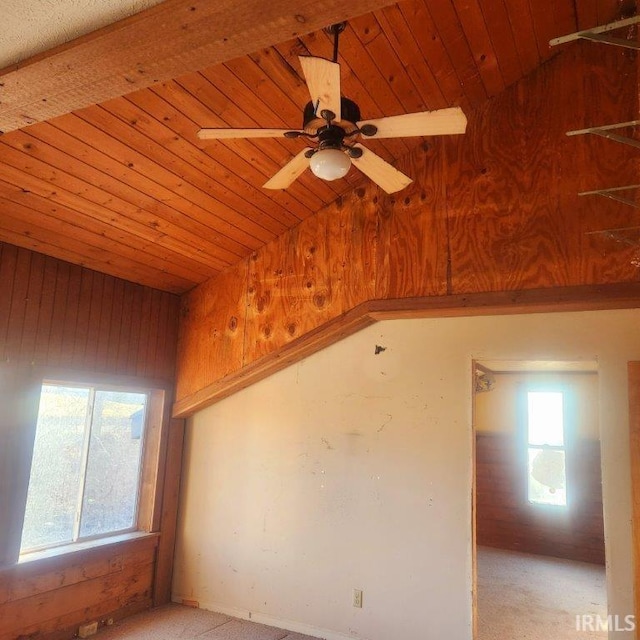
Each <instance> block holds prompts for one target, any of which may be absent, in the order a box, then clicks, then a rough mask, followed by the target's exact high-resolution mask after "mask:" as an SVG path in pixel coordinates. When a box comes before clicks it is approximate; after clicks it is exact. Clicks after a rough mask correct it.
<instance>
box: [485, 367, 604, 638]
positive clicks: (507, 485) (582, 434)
mask: <svg viewBox="0 0 640 640" xmlns="http://www.w3.org/2000/svg"><path fill="white" fill-rule="evenodd" d="M598 402H599V391H598V371H597V363H596V362H586V361H580V362H558V361H535V362H533V361H488V360H487V361H485V360H482V361H477V362H474V402H473V416H474V418H473V423H474V438H475V493H474V498H475V508H474V513H475V523H474V526H475V547H476V548H475V559H476V562H475V564H476V628H477V629H476V634H475V637H476V638H477V640H495V639H497V638H506V637H527V638H530V639H531V640H537V639H540V640H542V639H545V638H550V637H553V638H554V639H555V640H565V639H566V640H569V639H571V640H573V639H574V638H575V637H576V632H580V637H581V638H588V639H590V640H596V639H600V638H602V639H604V638H607V637H608V636H607V633H608V632H607V598H606V572H605V544H604V522H603V508H602V474H601V460H600V425H599V410H598Z"/></svg>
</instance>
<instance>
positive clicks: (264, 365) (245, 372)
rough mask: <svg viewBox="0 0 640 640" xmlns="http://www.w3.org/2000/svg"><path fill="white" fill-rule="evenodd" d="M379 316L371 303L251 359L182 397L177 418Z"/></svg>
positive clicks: (331, 342) (288, 363)
mask: <svg viewBox="0 0 640 640" xmlns="http://www.w3.org/2000/svg"><path fill="white" fill-rule="evenodd" d="M374 322H375V320H374V319H373V318H371V317H370V316H369V314H368V305H367V303H364V304H361V305H359V306H357V307H355V308H354V309H352V310H351V311H348V312H347V313H344V314H342V315H340V316H338V317H337V318H334V319H333V320H330V321H329V322H327V323H325V324H323V325H321V326H320V327H317V328H316V329H313V330H311V331H309V332H308V333H305V334H304V335H303V336H301V337H300V338H298V339H297V340H294V341H293V342H290V343H288V344H286V345H285V346H284V347H282V348H280V349H278V350H276V351H273V352H272V353H269V354H267V355H266V356H263V357H262V358H259V359H258V360H255V361H254V362H251V363H250V364H248V365H246V366H245V367H243V368H241V369H239V370H238V371H236V372H234V373H231V374H229V375H228V376H225V377H224V378H222V379H220V380H217V381H216V382H214V383H212V384H210V385H207V386H206V387H204V388H202V389H200V390H199V391H196V393H193V394H191V395H190V396H187V397H185V398H184V399H182V400H178V401H177V402H176V403H175V404H174V405H173V417H174V418H186V417H188V416H190V415H192V414H193V413H194V412H196V411H198V410H199V409H203V408H204V407H206V406H208V405H210V404H212V403H213V402H214V401H216V400H222V398H226V397H227V396H230V395H231V394H232V393H235V392H236V391H240V390H241V389H244V388H245V387H248V386H249V385H251V384H253V383H254V382H258V380H262V379H263V378H266V377H268V376H270V375H271V374H272V373H275V372H276V371H280V370H281V369H284V368H285V367H288V366H289V365H290V364H293V363H294V362H298V361H300V360H302V359H303V358H306V357H307V356H310V355H311V354H312V353H315V352H316V351H319V350H320V349H323V348H324V347H328V346H329V345H331V344H334V343H335V342H338V341H339V340H342V339H343V338H346V337H347V336H350V335H351V334H353V333H356V331H360V329H364V328H365V327H368V326H369V325H371V324H373V323H374Z"/></svg>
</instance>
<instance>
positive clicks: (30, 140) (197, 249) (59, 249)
mask: <svg viewBox="0 0 640 640" xmlns="http://www.w3.org/2000/svg"><path fill="white" fill-rule="evenodd" d="M291 4H292V6H293V4H294V3H291ZM621 10H622V9H621V6H620V4H619V3H618V2H616V1H614V0H554V1H553V2H551V3H546V2H545V3H541V2H537V1H536V0H518V1H514V0H509V1H506V0H437V2H436V1H431V2H428V1H427V0H405V1H403V2H401V3H399V4H397V5H391V6H388V7H385V8H383V9H380V10H377V11H375V12H373V13H369V14H366V15H363V16H361V17H358V18H354V19H351V20H350V21H349V24H348V28H347V30H346V31H345V33H344V34H343V36H342V38H341V43H340V60H339V61H340V63H341V69H342V79H343V85H342V90H343V94H344V95H346V96H348V97H350V98H351V99H353V100H355V101H356V102H357V103H358V104H359V105H360V108H361V110H362V113H363V117H368V118H374V117H380V116H391V115H397V114H402V113H408V112H412V111H419V110H424V109H428V110H431V109H439V108H443V107H448V106H461V107H462V108H463V109H464V110H465V111H466V112H467V113H468V114H469V115H470V117H472V114H473V110H474V109H475V108H477V107H478V106H479V105H481V104H482V103H484V102H485V101H486V100H487V99H488V98H491V97H492V96H495V95H497V94H498V93H500V92H501V91H503V90H504V89H505V87H507V86H509V85H511V84H513V83H514V82H516V81H517V80H519V79H520V78H522V77H523V76H524V75H526V74H528V73H530V72H531V71H533V70H534V69H535V68H536V67H538V66H539V65H540V64H542V63H543V62H544V61H545V60H547V59H548V58H549V57H550V56H551V55H553V54H556V53H558V51H556V50H550V49H549V47H548V41H549V40H550V39H551V38H553V37H555V36H559V35H563V34H565V33H570V32H573V31H576V30H578V29H584V28H588V27H591V26H595V25H597V24H603V23H606V22H609V21H611V20H613V19H616V18H618V17H620V15H621ZM152 11H153V9H152ZM185 37H186V36H185ZM331 46H332V45H331V41H330V39H329V37H328V36H327V34H325V33H324V32H323V31H316V32H313V33H310V34H308V35H304V36H301V37H299V38H295V39H293V40H289V41H286V42H283V43H280V44H276V45H275V46H271V47H269V48H266V49H260V50H257V51H255V52H253V53H250V54H249V55H245V56H242V57H240V58H235V59H231V60H228V61H226V62H225V63H224V64H219V65H216V66H213V67H210V68H204V69H201V70H199V71H197V72H192V73H188V74H185V75H181V76H180V77H178V78H176V79H170V80H167V81H164V82H159V83H156V84H154V85H152V86H150V87H148V88H144V89H141V90H138V91H135V92H134V93H130V94H127V95H124V96H122V97H116V98H113V99H110V100H108V101H105V102H102V103H100V104H96V105H92V106H89V107H86V108H83V109H79V110H76V111H74V112H71V113H67V114H65V115H61V116H59V117H56V118H53V119H51V120H48V121H44V122H38V123H37V124H34V125H32V126H28V127H25V128H23V129H20V130H16V131H9V132H7V133H5V134H4V135H3V136H2V138H0V241H5V242H9V243H12V244H15V245H18V246H21V247H26V248H29V249H33V250H36V251H39V252H42V253H45V254H47V255H51V256H54V257H58V258H61V259H64V260H67V261H70V262H73V263H76V264H82V265H85V266H87V267H90V268H92V269H96V270H98V271H101V272H104V273H108V274H111V275H114V276H118V277H123V278H126V279H127V280H131V281H134V282H139V283H141V284H146V285H149V286H152V287H156V288H158V289H163V290H166V291H171V292H175V293H182V292H185V291H188V290H189V289H191V288H192V287H194V286H195V285H197V284H198V283H201V282H203V281H205V280H207V279H208V278H210V277H212V276H214V275H216V274H217V273H219V272H220V271H221V270H223V269H224V268H226V267H227V266H229V265H232V264H235V263H236V262H238V261H239V260H240V259H242V258H243V257H245V256H246V255H248V254H249V253H250V252H252V251H253V250H255V249H257V248H258V247H260V246H261V245H263V244H265V243H266V242H269V241H270V240H272V239H273V238H275V237H276V236H278V235H280V234H281V233H283V232H284V231H285V230H286V229H288V228H291V227H292V226H295V225H296V224H297V223H298V222H299V221H301V220H303V219H305V218H307V217H308V216H310V215H312V214H314V213H316V212H317V211H318V210H320V209H321V208H322V207H324V206H325V205H327V204H328V203H330V202H332V201H334V200H335V199H336V198H338V197H339V196H340V195H341V194H344V193H346V192H347V191H349V190H351V189H353V188H354V187H355V186H357V185H358V184H360V183H361V182H363V180H364V177H363V176H362V174H360V173H359V172H357V170H355V169H352V171H351V172H350V174H349V175H348V176H347V178H346V179H344V180H340V181H337V182H333V183H327V182H322V181H320V180H318V179H317V178H314V177H313V176H312V175H311V174H310V173H309V172H306V173H305V174H304V175H303V176H302V177H301V178H300V179H299V180H298V181H297V182H296V183H295V184H294V185H293V186H292V187H291V188H290V189H288V190H286V191H281V192H273V191H266V190H263V189H262V188H261V185H262V184H263V183H264V182H265V181H266V180H267V179H268V178H269V177H270V176H271V175H273V174H274V173H275V172H276V171H277V170H278V169H279V167H280V166H282V165H283V164H285V163H286V162H287V160H288V159H289V158H290V157H291V156H292V155H293V154H294V153H296V152H297V151H298V150H299V149H300V148H301V146H302V143H301V142H299V141H296V140H253V141H227V142H212V143H206V144H205V143H201V142H199V141H198V140H197V138H196V131H197V130H198V129H199V128H201V127H208V126H213V127H225V126H230V127H253V126H259V127H263V126H265V127H292V128H297V127H299V126H300V125H301V109H302V107H303V106H304V104H305V103H306V102H307V100H308V94H307V92H306V87H305V84H304V81H303V79H302V72H301V69H300V65H299V62H298V58H297V57H298V56H299V55H316V56H322V57H327V58H329V57H331ZM107 62H108V61H105V64H106V63H107ZM114 95H118V93H115V94H114ZM506 117H508V114H506ZM422 142H423V140H422V139H416V138H413V139H402V140H389V141H384V142H383V141H379V142H374V141H371V142H368V146H369V147H370V148H371V149H372V150H373V151H375V152H376V153H378V154H379V155H380V156H382V157H383V158H385V159H386V160H388V161H389V162H392V163H393V162H395V161H396V160H397V159H398V158H400V157H402V156H404V155H405V154H407V153H408V152H409V151H410V150H412V149H414V148H415V147H417V146H418V145H420V144H421V143H422Z"/></svg>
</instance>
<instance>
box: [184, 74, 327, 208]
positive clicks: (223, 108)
mask: <svg viewBox="0 0 640 640" xmlns="http://www.w3.org/2000/svg"><path fill="white" fill-rule="evenodd" d="M179 85H180V86H181V87H182V89H184V90H185V91H186V92H188V93H190V94H191V96H193V97H195V98H197V99H198V100H200V101H201V102H202V103H203V105H206V107H207V108H208V109H211V116H210V117H209V118H207V119H206V120H205V121H203V122H202V121H201V126H210V124H211V123H212V124H213V126H230V127H244V126H261V125H260V123H259V122H258V120H257V116H256V119H251V117H249V116H247V114H246V113H244V111H242V110H241V109H240V108H239V107H238V106H236V105H235V104H234V103H233V102H232V100H231V99H230V98H228V97H227V96H226V95H225V94H224V93H222V91H221V90H220V89H218V88H217V87H216V86H214V85H213V84H212V83H211V82H209V80H207V79H206V78H205V77H204V76H203V75H202V74H191V75H189V76H185V77H183V78H180V79H179ZM214 114H215V115H216V116H217V118H214V117H212V116H213V115H214ZM252 115H254V114H252ZM199 124H200V123H199ZM274 124H278V123H277V122H275V123H274V122H271V123H270V126H273V125H274ZM282 124H284V123H282ZM294 142H296V143H297V144H299V145H302V143H300V142H299V141H294ZM217 144H225V145H226V146H228V147H229V148H230V149H241V148H242V145H247V146H248V148H249V149H252V150H253V149H255V151H252V152H251V154H248V157H250V158H252V161H257V162H260V163H262V165H261V166H262V167H263V169H262V170H263V172H264V177H265V179H268V178H270V177H271V176H272V175H273V174H274V173H276V171H278V170H279V169H280V168H281V167H282V166H283V165H284V164H285V163H286V162H287V160H288V159H289V158H290V157H291V155H290V154H291V152H290V148H287V146H285V142H284V141H282V140H260V139H253V140H249V141H242V140H225V141H224V142H222V141H221V142H218V143H217ZM291 146H292V145H291V144H290V147H291ZM320 182H321V181H319V180H316V181H313V183H312V184H311V185H309V188H308V189H307V190H306V191H308V192H311V193H312V194H313V195H315V196H316V197H317V198H319V200H320V202H322V203H325V202H327V201H331V200H332V199H333V198H335V197H336V195H337V194H336V192H335V191H334V190H333V189H332V188H331V186H330V185H329V184H328V183H325V182H323V183H322V184H320ZM260 184H261V183H260ZM291 193H292V195H294V196H295V197H297V198H304V197H305V194H304V193H300V192H299V191H297V190H295V189H294V190H293V191H292V192H291ZM305 193H306V192H305Z"/></svg>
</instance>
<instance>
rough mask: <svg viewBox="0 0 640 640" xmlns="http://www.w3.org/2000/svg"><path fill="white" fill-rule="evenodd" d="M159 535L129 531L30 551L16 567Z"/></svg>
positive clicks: (20, 559)
mask: <svg viewBox="0 0 640 640" xmlns="http://www.w3.org/2000/svg"><path fill="white" fill-rule="evenodd" d="M159 537H160V534H159V533H147V532H146V531H131V532H128V533H121V534H119V535H115V536H107V537H104V538H98V539H96V540H86V541H84V542H74V543H72V544H66V545H63V546H60V547H53V548H51V549H44V550H42V551H31V552H28V553H25V554H23V555H21V556H20V557H19V558H18V565H21V566H22V565H25V566H26V565H29V564H31V563H35V562H38V561H41V560H49V559H51V558H60V557H62V556H73V554H75V553H80V552H83V551H89V550H93V549H101V548H104V547H109V546H111V545H118V544H122V543H126V542H131V541H134V540H140V539H145V538H159Z"/></svg>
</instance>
